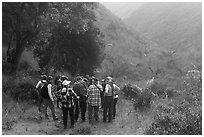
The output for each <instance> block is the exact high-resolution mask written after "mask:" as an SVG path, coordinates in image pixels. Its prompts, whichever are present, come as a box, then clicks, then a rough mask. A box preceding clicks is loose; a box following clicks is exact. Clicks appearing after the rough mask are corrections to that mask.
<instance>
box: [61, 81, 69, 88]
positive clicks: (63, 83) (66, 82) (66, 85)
mask: <svg viewBox="0 0 204 137" xmlns="http://www.w3.org/2000/svg"><path fill="white" fill-rule="evenodd" d="M70 83H71V81H68V80H64V81H63V82H62V85H63V87H68V86H70Z"/></svg>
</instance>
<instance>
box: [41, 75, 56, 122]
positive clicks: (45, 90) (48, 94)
mask: <svg viewBox="0 0 204 137" xmlns="http://www.w3.org/2000/svg"><path fill="white" fill-rule="evenodd" d="M52 79H53V78H52V76H49V77H48V78H47V83H46V84H44V86H43V87H42V92H41V96H42V98H43V104H44V114H45V118H46V119H49V117H48V114H47V108H48V107H49V108H50V110H51V113H52V117H53V120H58V118H57V117H56V115H55V108H54V98H53V95H52Z"/></svg>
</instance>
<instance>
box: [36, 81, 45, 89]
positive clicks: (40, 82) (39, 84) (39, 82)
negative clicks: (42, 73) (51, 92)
mask: <svg viewBox="0 0 204 137" xmlns="http://www.w3.org/2000/svg"><path fill="white" fill-rule="evenodd" d="M45 82H46V80H40V81H38V83H37V85H36V86H35V87H36V88H37V89H38V88H42V86H43V84H44V83H45Z"/></svg>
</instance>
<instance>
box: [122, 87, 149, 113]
mask: <svg viewBox="0 0 204 137" xmlns="http://www.w3.org/2000/svg"><path fill="white" fill-rule="evenodd" d="M122 91H123V92H124V95H125V96H126V97H128V98H129V99H131V100H132V101H133V104H134V108H135V110H138V112H143V111H145V110H147V109H148V108H150V106H151V101H152V100H153V95H152V93H151V91H150V90H149V89H141V88H139V87H138V86H134V87H133V86H131V85H130V84H128V85H125V86H124V87H123V89H122Z"/></svg>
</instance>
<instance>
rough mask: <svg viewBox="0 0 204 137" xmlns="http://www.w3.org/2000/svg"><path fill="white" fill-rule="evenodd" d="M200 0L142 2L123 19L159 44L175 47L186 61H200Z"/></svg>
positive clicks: (160, 45)
mask: <svg viewBox="0 0 204 137" xmlns="http://www.w3.org/2000/svg"><path fill="white" fill-rule="evenodd" d="M201 6H202V5H201V3H155V2H154V3H146V4H144V5H142V6H141V7H140V8H138V9H137V10H136V11H135V12H134V13H132V14H131V15H130V16H129V17H127V18H126V19H124V20H125V22H126V23H127V24H128V25H130V26H131V27H133V28H134V29H135V30H136V31H138V32H141V33H142V34H143V35H145V36H147V37H149V38H150V39H151V40H153V41H154V42H156V43H157V44H158V45H159V47H160V48H164V49H167V50H168V51H172V52H173V51H175V52H176V53H178V56H179V58H185V60H186V58H187V59H188V63H190V62H191V63H195V62H197V63H198V64H201V55H202V52H201V47H202V9H201V8H202V7H201Z"/></svg>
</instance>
